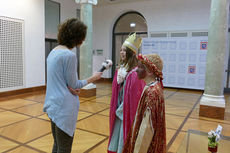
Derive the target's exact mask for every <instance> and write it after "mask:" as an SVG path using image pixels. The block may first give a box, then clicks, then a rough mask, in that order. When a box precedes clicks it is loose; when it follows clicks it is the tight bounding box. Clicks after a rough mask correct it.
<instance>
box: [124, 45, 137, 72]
mask: <svg viewBox="0 0 230 153" xmlns="http://www.w3.org/2000/svg"><path fill="white" fill-rule="evenodd" d="M120 64H124V65H125V66H126V65H128V70H127V71H128V72H129V71H131V70H132V69H133V68H135V67H136V66H137V65H138V60H137V57H136V54H135V53H134V52H133V51H132V50H131V49H130V48H128V47H126V58H125V61H122V60H120Z"/></svg>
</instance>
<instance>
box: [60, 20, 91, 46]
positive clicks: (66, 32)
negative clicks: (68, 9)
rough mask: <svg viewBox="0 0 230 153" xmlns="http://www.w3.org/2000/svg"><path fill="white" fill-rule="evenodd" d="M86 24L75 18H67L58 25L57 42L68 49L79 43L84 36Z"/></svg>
mask: <svg viewBox="0 0 230 153" xmlns="http://www.w3.org/2000/svg"><path fill="white" fill-rule="evenodd" d="M86 33H87V26H86V25H85V24H84V23H83V22H81V21H79V20H78V19H76V18H70V19H67V20H66V21H65V22H63V23H62V24H60V25H59V27H58V43H59V44H60V45H65V46H67V47H68V48H69V49H71V48H74V47H76V46H77V45H79V44H81V43H82V42H83V41H84V40H85V37H86Z"/></svg>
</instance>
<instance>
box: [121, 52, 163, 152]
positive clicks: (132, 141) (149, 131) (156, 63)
mask: <svg viewBox="0 0 230 153" xmlns="http://www.w3.org/2000/svg"><path fill="white" fill-rule="evenodd" d="M138 60H139V64H138V69H137V74H138V78H139V79H142V80H144V81H145V83H146V86H145V88H144V90H143V92H142V96H141V99H140V101H139V105H138V109H137V113H136V116H135V120H134V124H133V126H132V128H131V130H130V132H129V135H128V137H127V139H126V142H125V145H124V148H123V153H166V123H165V103H164V95H163V84H162V79H163V75H162V69H163V62H162V60H161V58H160V56H158V55H157V54H150V55H146V56H144V55H141V54H140V55H139V56H138Z"/></svg>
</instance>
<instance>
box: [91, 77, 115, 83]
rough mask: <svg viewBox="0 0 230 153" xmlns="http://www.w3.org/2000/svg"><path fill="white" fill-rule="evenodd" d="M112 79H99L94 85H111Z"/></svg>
mask: <svg viewBox="0 0 230 153" xmlns="http://www.w3.org/2000/svg"><path fill="white" fill-rule="evenodd" d="M112 82H113V80H112V78H101V79H100V80H97V81H95V82H94V83H112Z"/></svg>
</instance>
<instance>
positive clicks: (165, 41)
mask: <svg viewBox="0 0 230 153" xmlns="http://www.w3.org/2000/svg"><path fill="white" fill-rule="evenodd" d="M207 46H208V37H190V38H189V37H187V38H143V43H142V54H152V53H156V54H158V55H160V57H161V58H162V59H163V62H164V68H163V77H164V80H163V84H164V86H165V87H176V88H189V89H204V83H205V71H206V54H207Z"/></svg>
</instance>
